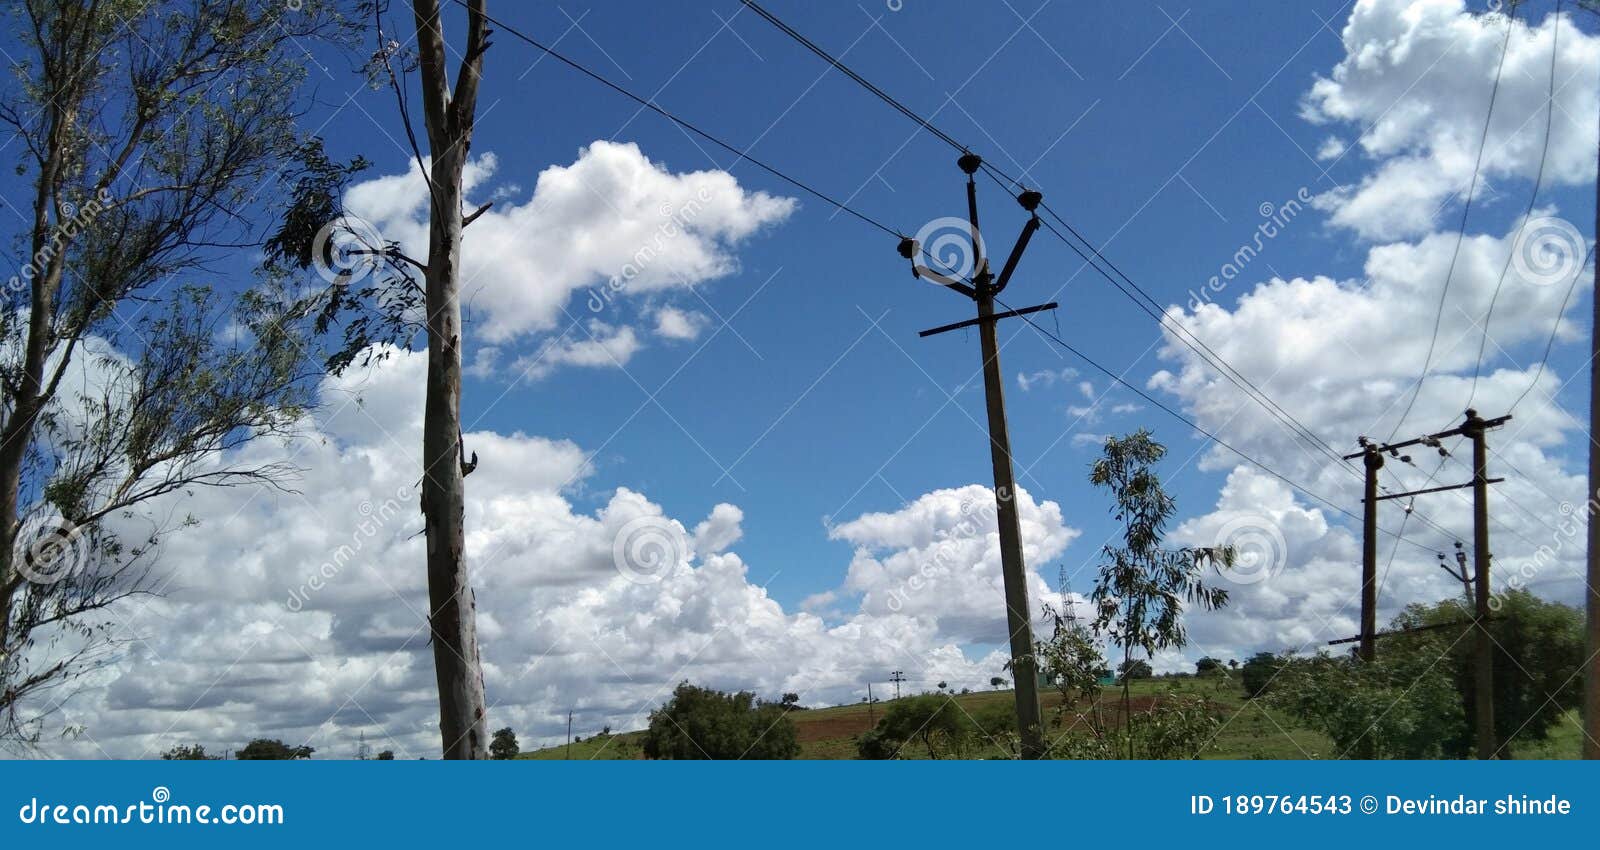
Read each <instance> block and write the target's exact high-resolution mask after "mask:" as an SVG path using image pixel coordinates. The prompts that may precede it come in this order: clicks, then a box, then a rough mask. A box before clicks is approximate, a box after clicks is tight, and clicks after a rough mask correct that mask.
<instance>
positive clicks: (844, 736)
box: [518, 678, 1581, 759]
mask: <svg viewBox="0 0 1600 850" xmlns="http://www.w3.org/2000/svg"><path fill="white" fill-rule="evenodd" d="M1172 690H1176V691H1178V692H1179V693H1185V694H1192V695H1195V696H1202V697H1204V698H1205V699H1206V700H1208V701H1210V702H1211V703H1213V704H1214V705H1216V706H1217V707H1218V708H1219V709H1220V710H1221V711H1222V714H1223V727H1222V730H1221V731H1220V732H1219V733H1218V734H1217V736H1216V739H1215V740H1214V741H1212V743H1211V744H1210V746H1208V747H1207V749H1206V751H1205V752H1203V753H1201V755H1200V757H1201V758H1205V759H1326V758H1337V757H1338V755H1339V753H1338V752H1336V751H1335V748H1334V746H1333V742H1332V741H1330V740H1328V739H1327V738H1326V737H1324V736H1323V735H1321V734H1320V733H1318V732H1314V731H1311V730H1308V729H1303V728H1298V727H1296V726H1295V725H1294V723H1293V722H1292V721H1291V720H1290V719H1289V718H1287V717H1285V716H1284V715H1282V714H1281V713H1279V712H1276V711H1272V710H1269V709H1267V708H1264V707H1262V706H1261V705H1260V704H1259V703H1256V702H1254V701H1251V700H1247V699H1245V698H1244V695H1243V693H1242V691H1241V690H1240V688H1239V687H1238V685H1237V684H1233V683H1231V682H1227V681H1223V682H1218V681H1217V680H1214V679H1196V678H1173V679H1147V680H1142V681H1138V682H1135V683H1134V684H1133V687H1132V692H1133V696H1134V697H1135V698H1136V699H1137V698H1139V697H1153V696H1158V695H1160V694H1163V693H1167V692H1169V691H1172ZM1118 695H1119V694H1118V692H1117V691H1116V690H1115V689H1112V688H1107V689H1106V691H1105V696H1104V698H1105V699H1106V700H1107V701H1108V704H1109V703H1110V702H1114V701H1115V700H1116V698H1117V697H1118ZM1044 697H1045V698H1044V707H1045V714H1046V716H1047V717H1053V716H1054V714H1055V712H1054V711H1053V709H1054V708H1055V707H1056V706H1057V705H1058V704H1059V702H1060V699H1059V697H1058V696H1057V695H1056V694H1055V693H1053V692H1047V693H1046V694H1045V695H1044ZM954 699H955V701H956V703H957V704H958V705H960V706H961V708H962V709H963V710H965V711H967V712H968V713H969V714H972V715H974V716H981V715H983V714H984V713H985V712H986V711H993V710H995V709H996V708H1004V707H1009V706H1010V705H1011V700H1012V696H1011V692H1010V691H1009V690H1007V691H982V692H977V693H971V694H960V695H957V696H955V697H954ZM889 704H890V702H889V701H884V702H880V703H878V704H877V705H875V706H873V707H872V708H871V709H870V711H869V709H868V707H867V706H866V705H865V704H863V703H857V704H854V705H841V706H836V707H833V708H818V709H808V710H805V711H796V712H793V713H792V714H790V715H789V716H790V717H791V718H792V719H793V720H794V724H795V732H796V735H797V737H798V738H799V740H800V758H803V759H853V758H855V757H856V745H855V736H856V735H857V734H860V733H861V732H864V731H866V730H867V729H870V728H871V727H872V722H873V721H874V720H875V719H877V718H879V717H882V716H883V712H884V710H885V709H886V708H887V706H888V705H889ZM1052 731H1054V732H1055V733H1056V734H1059V733H1060V731H1061V730H1060V729H1059V728H1056V729H1053V730H1052ZM642 739H643V733H641V732H626V733H622V734H615V735H609V736H596V737H592V738H591V737H584V739H583V741H581V742H574V743H573V744H572V748H571V756H570V757H571V758H573V759H596V758H599V759H638V758H643V757H644V754H643V751H642V749H641V745H642ZM1580 743H1581V732H1580V727H1579V725H1578V718H1577V715H1576V713H1575V712H1569V713H1568V715H1567V717H1566V718H1564V719H1563V720H1562V722H1561V723H1559V724H1557V725H1556V726H1555V727H1553V728H1552V729H1551V731H1550V737H1549V738H1548V739H1547V740H1544V741H1539V742H1532V743H1529V744H1528V745H1526V746H1514V747H1513V749H1514V755H1515V756H1516V757H1517V758H1524V759H1572V758H1577V757H1578V755H1579V751H1580V749H1581V746H1580ZM1003 755H1004V753H1002V752H1001V751H1000V749H999V748H998V747H989V748H987V749H986V750H985V751H983V752H978V753H972V754H969V757H971V758H993V757H999V756H1003ZM901 757H902V758H912V759H915V758H926V757H927V753H926V751H923V750H921V749H920V748H918V747H916V746H907V747H906V748H905V749H904V750H903V751H902V752H901ZM518 758H525V759H564V758H568V755H567V747H566V745H560V746H555V747H550V748H547V749H543V750H536V751H530V752H525V753H523V754H521V755H520V756H518Z"/></svg>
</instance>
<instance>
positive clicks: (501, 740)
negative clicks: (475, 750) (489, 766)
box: [489, 726, 581, 760]
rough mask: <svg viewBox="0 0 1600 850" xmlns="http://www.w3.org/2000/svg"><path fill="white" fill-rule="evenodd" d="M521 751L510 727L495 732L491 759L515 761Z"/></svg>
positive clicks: (490, 748)
mask: <svg viewBox="0 0 1600 850" xmlns="http://www.w3.org/2000/svg"><path fill="white" fill-rule="evenodd" d="M580 740H581V739H580ZM521 751H522V750H521V749H520V748H519V747H518V746H517V733H515V732H513V731H511V727H510V726H507V727H505V728H504V729H496V730H495V732H494V739H493V740H491V741H490V742H489V758H492V759H500V760H504V759H514V758H516V757H517V753H519V752H521Z"/></svg>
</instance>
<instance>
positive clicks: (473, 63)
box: [412, 0, 489, 759]
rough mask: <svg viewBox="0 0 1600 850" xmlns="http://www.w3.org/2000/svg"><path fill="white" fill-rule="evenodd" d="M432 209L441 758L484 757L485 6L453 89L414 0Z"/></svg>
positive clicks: (477, 14)
mask: <svg viewBox="0 0 1600 850" xmlns="http://www.w3.org/2000/svg"><path fill="white" fill-rule="evenodd" d="M412 9H413V12H414V13H415V17H416V24H417V50H418V54H419V60H420V61H419V63H418V67H419V69H420V72H421V77H422V101H423V120H424V122H425V123H426V125H427V131H428V147H429V154H430V156H431V163H430V164H429V167H428V169H427V176H428V182H429V190H430V192H431V201H432V209H431V215H430V224H429V228H428V261H427V269H426V272H425V274H424V277H425V280H426V287H425V288H426V299H427V311H428V316H427V328H428V383H427V400H426V401H425V403H424V422H423V429H422V463H423V476H422V514H423V522H424V523H425V526H426V528H427V540H428V608H429V626H430V629H431V631H432V643H433V663H434V671H435V673H436V675H437V678H438V683H439V733H440V736H441V738H442V741H443V745H444V757H445V758H456V759H466V758H472V759H477V758H487V757H488V752H489V736H488V734H487V732H486V730H487V729H488V726H487V723H488V720H487V717H486V708H485V703H484V694H483V671H482V666H481V665H480V663H479V660H478V636H477V612H476V604H475V601H474V598H473V594H472V585H471V583H470V581H469V578H468V573H467V563H466V551H465V549H466V532H465V528H464V520H465V516H464V511H465V489H464V487H463V478H464V476H465V469H464V468H463V464H462V463H461V461H460V457H461V454H462V452H461V303H460V297H459V296H460V283H461V279H460V278H461V274H460V273H461V231H462V228H463V227H464V226H465V220H464V218H463V215H462V182H461V174H462V169H463V168H464V167H465V165H466V162H467V152H468V150H469V148H470V146H471V143H472V129H473V118H474V110H475V108H476V101H477V91H478V80H479V75H480V73H481V70H482V65H483V52H484V50H486V49H487V48H488V41H487V39H488V22H487V21H486V20H485V19H484V0H473V2H471V3H470V4H469V7H468V10H467V48H466V54H465V56H464V58H463V59H462V61H461V67H460V70H459V72H458V75H457V80H456V88H455V91H454V92H453V93H452V92H451V90H450V80H449V72H448V70H447V66H446V53H445V43H444V29H443V25H442V22H441V21H440V17H439V3H438V2H437V0H414V2H413V5H412Z"/></svg>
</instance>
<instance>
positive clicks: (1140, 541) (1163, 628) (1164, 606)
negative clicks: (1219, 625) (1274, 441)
mask: <svg viewBox="0 0 1600 850" xmlns="http://www.w3.org/2000/svg"><path fill="white" fill-rule="evenodd" d="M1166 453H1167V449H1166V447H1165V446H1163V445H1161V444H1160V443H1158V442H1156V441H1155V440H1153V439H1151V437H1150V432H1149V431H1146V430H1144V429H1140V430H1138V431H1135V432H1134V433H1132V434H1129V435H1127V436H1124V437H1108V438H1106V442H1105V446H1104V447H1103V449H1102V451H1101V456H1100V457H1099V458H1098V459H1096V460H1095V462H1094V466H1093V467H1092V468H1091V469H1090V472H1089V482H1090V483H1091V484H1093V485H1094V486H1096V487H1099V488H1103V489H1105V490H1108V491H1109V492H1110V493H1111V497H1112V510H1111V513H1112V516H1113V517H1114V518H1115V519H1116V521H1117V522H1119V523H1121V525H1122V532H1123V533H1122V540H1121V542H1120V545H1117V544H1112V543H1107V544H1106V545H1105V546H1104V547H1103V548H1102V549H1101V554H1102V556H1103V560H1102V562H1101V564H1100V569H1099V572H1098V575H1097V576H1096V579H1095V586H1094V592H1093V593H1092V594H1091V596H1090V598H1091V599H1092V600H1093V602H1094V605H1095V617H1094V623H1093V628H1094V631H1095V634H1097V635H1103V636H1106V637H1109V638H1110V639H1111V640H1112V641H1114V642H1116V643H1117V644H1118V645H1119V646H1121V647H1122V651H1123V662H1122V664H1123V667H1122V669H1123V670H1124V671H1125V675H1124V676H1123V677H1122V716H1123V718H1124V720H1125V721H1126V722H1132V720H1133V714H1132V711H1131V700H1130V694H1129V690H1128V683H1129V680H1130V679H1131V678H1133V673H1134V671H1135V668H1134V667H1133V666H1132V664H1133V662H1134V661H1135V660H1138V659H1136V658H1135V655H1134V653H1135V652H1139V653H1142V654H1143V655H1144V656H1145V657H1146V658H1148V657H1149V656H1151V655H1153V654H1155V653H1156V652H1157V651H1159V650H1163V649H1175V648H1180V647H1183V646H1185V645H1186V644H1187V643H1188V642H1189V641H1188V633H1187V632H1186V631H1185V629H1184V626H1183V610H1184V605H1185V604H1193V605H1199V606H1200V607H1201V608H1204V609H1207V610H1215V609H1217V608H1221V607H1222V606H1223V605H1226V604H1227V602H1228V592H1227V591H1226V590H1225V589H1223V588H1220V587H1213V586H1208V585H1207V584H1206V583H1205V582H1204V581H1203V578H1204V575H1205V569H1206V567H1208V566H1216V567H1217V568H1219V569H1223V568H1231V567H1232V565H1233V550H1232V549H1230V548H1226V547H1224V548H1180V549H1167V548H1164V547H1163V546H1162V537H1163V535H1164V533H1165V532H1166V527H1167V523H1168V521H1170V520H1171V518H1172V515H1173V513H1174V512H1175V511H1176V510H1177V504H1176V503H1175V502H1174V501H1173V499H1172V497H1171V496H1168V495H1167V493H1166V490H1165V489H1163V488H1162V486H1161V479H1160V477H1159V476H1158V475H1156V471H1155V465H1156V464H1157V463H1159V462H1160V461H1161V459H1162V458H1163V457H1165V456H1166ZM1147 667H1148V665H1147ZM1132 740H1133V736H1131V735H1130V736H1129V741H1130V742H1131V741H1132ZM1132 755H1133V754H1132V753H1131V752H1130V753H1129V757H1130V758H1131V757H1132Z"/></svg>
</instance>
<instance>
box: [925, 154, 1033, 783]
mask: <svg viewBox="0 0 1600 850" xmlns="http://www.w3.org/2000/svg"><path fill="white" fill-rule="evenodd" d="M957 165H959V166H960V167H961V170H962V171H963V172H965V173H966V175H967V218H968V220H969V221H970V222H971V225H972V253H973V266H972V267H973V270H974V272H973V276H972V282H971V285H968V284H967V283H965V282H963V281H960V280H955V279H952V278H949V277H946V276H945V275H943V274H941V273H939V272H937V271H935V270H933V269H929V268H927V267H926V266H923V265H920V264H918V262H917V259H918V256H919V255H920V253H921V246H919V245H917V243H916V240H914V239H904V240H902V241H901V243H900V254H901V256H903V257H905V258H906V259H909V260H911V261H912V273H913V274H914V275H916V276H917V277H928V278H931V279H932V280H934V281H935V282H937V283H941V284H943V285H944V286H945V287H946V288H948V289H951V290H953V291H956V292H959V293H961V294H962V295H965V296H967V297H968V298H970V299H972V300H973V301H974V302H976V303H977V307H978V317H977V318H976V319H969V320H966V321H962V322H956V323H954V324H950V325H944V326H941V327H937V328H932V329H930V330H926V331H923V332H922V333H921V335H922V336H925V337H926V336H932V335H934V334H938V333H944V332H946V331H952V330H956V329H958V328H965V327H971V326H972V325H977V326H978V339H979V343H980V345H981V347H982V351H983V388H984V401H985V404H986V406H987V408H988V414H989V459H990V463H991V465H992V467H993V471H994V494H995V507H996V512H997V519H998V521H999V531H1000V570H1001V574H1002V576H1003V578H1004V580H1005V597H1006V626H1007V630H1008V631H1009V633H1010V643H1011V669H1012V672H1013V674H1014V676H1015V680H1016V691H1015V693H1016V701H1017V729H1018V731H1019V733H1020V736H1021V738H1022V757H1023V758H1025V759H1038V758H1044V756H1045V745H1044V724H1043V721H1042V718H1041V713H1040V711H1039V681H1038V677H1037V675H1036V674H1035V672H1034V657H1033V653H1034V646H1033V626H1032V616H1031V612H1032V605H1031V604H1030V603H1029V601H1028V583H1027V582H1028V576H1027V567H1026V565H1025V564H1024V563H1023V559H1022V528H1021V522H1020V521H1019V519H1018V516H1017V499H1016V496H1017V483H1016V477H1015V473H1014V471H1013V469H1012V464H1011V436H1010V432H1009V431H1008V429H1007V427H1006V407H1005V404H1006V402H1005V379H1004V377H1003V375H1002V374H1001V371H1000V345H999V342H998V340H997V339H996V333H995V325H996V323H997V322H998V321H999V320H1000V319H1004V318H1009V317H1012V316H1021V315H1025V314H1028V313H1034V312H1038V311H1040V310H1049V309H1053V308H1054V307H1055V306H1056V305H1055V304H1054V303H1051V304H1041V305H1039V306H1036V307H1028V308H1025V309H1022V310H1008V311H1006V312H1004V313H996V312H995V310H994V308H995V296H997V295H999V294H1000V292H1001V291H1002V290H1004V289H1005V287H1006V284H1007V283H1008V282H1009V281H1010V280H1011V275H1012V273H1013V272H1015V271H1016V268H1017V263H1018V261H1020V260H1021V259H1022V252H1023V251H1024V250H1026V249H1027V247H1028V241H1029V240H1030V239H1032V238H1033V234H1034V232H1035V231H1037V230H1038V229H1039V216H1038V213H1037V212H1035V210H1037V208H1038V206H1039V203H1040V201H1042V200H1043V196H1042V195H1040V194H1039V193H1038V192H1033V191H1025V192H1023V193H1022V194H1021V195H1020V196H1018V198H1017V201H1018V203H1020V204H1022V208H1023V209H1025V210H1027V211H1028V216H1029V217H1028V222H1027V224H1026V225H1024V226H1023V228H1022V235H1021V236H1019V237H1018V238H1017V243H1016V246H1015V247H1013V248H1012V249H1011V255H1010V256H1009V257H1007V258H1006V264H1005V267H1004V268H1002V269H1001V271H1000V276H999V278H998V279H996V278H995V277H994V275H992V274H991V273H990V272H989V260H988V258H987V257H985V256H984V249H983V239H982V238H981V237H980V236H979V230H978V185H977V183H976V182H975V181H974V179H973V175H975V174H976V173H977V171H978V169H979V168H981V167H982V166H983V160H982V159H981V158H980V157H978V156H977V155H976V154H972V153H967V154H963V155H962V156H961V158H960V159H959V160H957Z"/></svg>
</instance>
